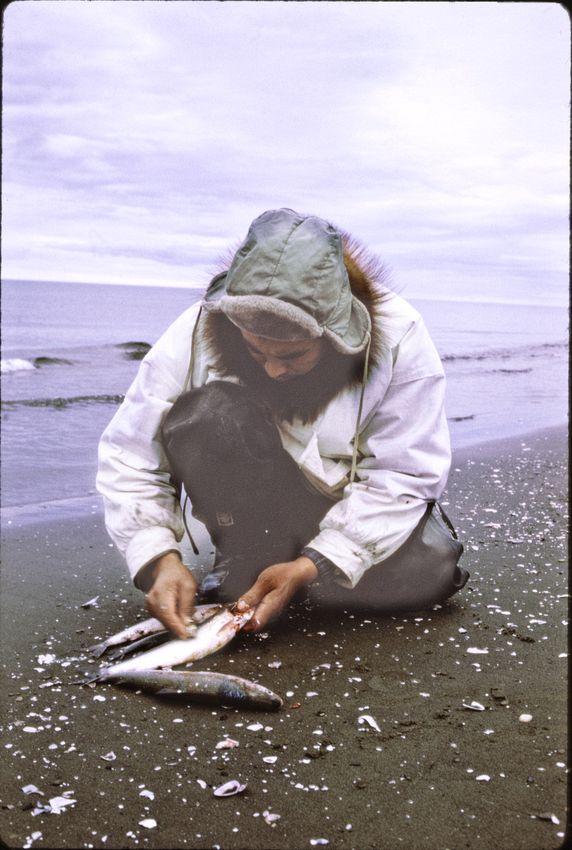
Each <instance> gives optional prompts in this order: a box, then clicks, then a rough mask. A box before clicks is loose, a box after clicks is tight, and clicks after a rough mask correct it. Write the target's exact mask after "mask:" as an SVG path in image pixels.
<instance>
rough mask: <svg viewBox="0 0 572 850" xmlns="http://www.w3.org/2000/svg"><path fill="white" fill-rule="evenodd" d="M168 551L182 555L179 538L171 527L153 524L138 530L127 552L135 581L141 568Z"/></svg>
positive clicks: (126, 558) (130, 571)
mask: <svg viewBox="0 0 572 850" xmlns="http://www.w3.org/2000/svg"><path fill="white" fill-rule="evenodd" d="M167 552H178V553H179V555H181V548H180V546H179V544H178V543H177V538H176V537H175V535H174V533H173V532H172V531H171V529H170V528H165V527H161V526H151V528H142V529H141V531H138V532H137V534H136V535H135V536H134V537H133V538H132V539H131V541H130V542H129V545H128V547H127V550H126V552H125V560H126V561H127V568H128V570H129V573H130V575H131V579H132V580H133V582H134V583H135V578H136V576H137V573H138V572H139V570H142V569H143V567H146V566H147V564H150V563H152V562H153V561H156V560H157V558H160V557H161V555H166V554H167ZM135 586H136V587H137V585H135Z"/></svg>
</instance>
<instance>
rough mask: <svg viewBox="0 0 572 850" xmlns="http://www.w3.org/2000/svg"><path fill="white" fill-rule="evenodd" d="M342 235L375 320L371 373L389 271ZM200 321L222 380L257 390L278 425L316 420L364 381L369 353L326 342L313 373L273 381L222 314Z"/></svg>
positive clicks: (359, 292) (352, 273)
mask: <svg viewBox="0 0 572 850" xmlns="http://www.w3.org/2000/svg"><path fill="white" fill-rule="evenodd" d="M340 233H341V237H342V244H343V257H344V265H345V266H346V269H347V272H348V277H349V281H350V286H351V290H352V293H353V294H354V295H355V297H356V298H358V299H359V300H360V301H361V302H362V303H363V304H364V305H365V306H366V308H367V310H368V312H369V314H370V317H371V324H372V337H371V349H370V368H371V367H373V366H374V365H375V364H376V362H377V361H378V359H379V357H380V354H381V351H382V349H383V339H382V338H381V334H380V330H379V322H378V321H377V320H376V317H377V315H379V311H380V309H381V307H382V304H383V301H384V300H385V298H387V297H388V296H390V295H391V290H390V289H389V288H388V286H387V272H386V269H385V267H384V266H383V265H382V263H381V262H380V261H379V260H378V259H377V258H376V257H374V256H373V255H371V254H370V253H369V252H368V251H367V250H366V249H365V248H364V247H363V246H362V245H361V244H360V243H359V242H358V241H357V240H356V239H355V238H354V237H352V236H350V235H349V234H348V233H345V232H344V231H340ZM233 254H234V252H229V255H228V256H225V257H224V259H222V260H221V263H220V267H219V268H218V271H217V273H218V274H220V273H221V272H223V271H225V270H226V269H227V268H228V266H229V265H230V261H231V260H232V256H233ZM201 321H202V322H204V325H203V327H204V333H205V338H206V341H207V344H208V346H209V349H210V350H211V352H212V354H213V356H214V360H215V365H216V368H217V371H218V372H219V373H220V374H221V375H222V376H224V377H233V378H238V379H239V380H240V381H241V382H242V383H244V384H245V385H246V386H248V387H250V388H251V389H253V390H254V391H255V392H256V393H257V396H258V398H259V399H260V401H262V402H263V403H265V404H266V405H268V407H269V409H270V410H271V411H272V415H273V417H274V419H275V420H276V421H277V422H279V421H284V420H285V421H289V422H292V420H293V419H295V418H296V417H299V418H300V419H301V420H302V421H303V422H309V421H312V420H313V419H315V418H316V417H317V416H318V415H319V413H321V411H322V410H323V409H324V408H325V407H326V406H327V405H328V404H329V402H330V401H331V400H332V399H333V398H334V397H335V396H336V395H338V393H340V392H341V391H342V390H343V389H344V388H345V387H347V386H351V385H353V384H356V383H359V382H360V381H361V380H362V377H363V367H364V359H365V353H364V352H361V353H360V354H355V355H348V354H341V353H339V352H338V351H335V350H334V348H333V347H332V346H331V345H330V343H329V342H327V340H324V343H325V346H326V348H325V351H324V354H323V356H322V358H321V360H320V361H319V362H318V364H317V365H316V366H315V367H314V368H313V369H312V371H311V372H308V373H307V374H306V375H300V376H298V377H295V378H292V379H291V380H289V381H285V382H278V381H273V380H272V379H271V378H269V377H268V376H267V375H266V373H265V372H264V369H263V368H262V367H261V366H260V365H259V364H258V363H256V361H255V360H254V359H253V358H252V357H251V355H250V354H249V353H248V350H247V348H246V346H245V344H244V341H243V339H242V335H241V333H240V330H239V329H238V328H237V327H236V326H235V325H233V324H232V322H230V321H229V319H227V317H226V316H225V315H224V314H222V313H210V314H207V315H206V316H204V317H203V318H202V319H201Z"/></svg>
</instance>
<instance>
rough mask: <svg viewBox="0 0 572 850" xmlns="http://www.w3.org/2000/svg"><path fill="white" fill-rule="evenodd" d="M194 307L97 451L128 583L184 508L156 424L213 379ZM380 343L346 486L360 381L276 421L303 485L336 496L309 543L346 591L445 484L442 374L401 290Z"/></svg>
mask: <svg viewBox="0 0 572 850" xmlns="http://www.w3.org/2000/svg"><path fill="white" fill-rule="evenodd" d="M200 306H201V305H200V304H196V305H194V306H193V307H191V308H190V309H188V310H187V311H186V312H185V313H183V314H182V315H181V316H180V317H179V318H178V319H177V320H176V321H175V322H174V323H173V324H172V325H171V327H170V328H168V330H167V331H166V332H165V333H164V334H163V336H162V337H161V338H160V339H159V341H158V342H157V344H156V345H155V346H154V347H153V348H152V349H151V350H150V351H149V353H148V354H147V356H146V357H145V358H144V360H143V361H142V363H141V366H140V369H139V372H138V375H137V377H136V379H135V380H134V382H133V384H132V385H131V387H130V388H129V390H128V392H127V395H126V397H125V400H124V402H123V403H122V405H121V406H120V408H119V409H118V411H117V413H116V414H115V416H114V417H113V419H112V421H111V422H110V424H109V426H108V427H107V428H106V430H105V432H104V434H103V436H102V439H101V442H100V447H99V471H98V476H97V487H98V490H99V491H100V492H101V494H102V495H103V497H104V504H105V519H106V525H107V529H108V531H109V534H110V536H111V538H112V539H113V541H114V542H115V544H116V545H117V547H118V548H119V550H120V551H121V552H122V554H123V555H124V556H125V558H126V561H127V565H128V568H129V571H130V573H131V575H132V577H133V578H134V577H135V575H136V574H137V573H138V571H139V570H140V569H141V568H142V567H144V566H145V565H147V564H149V563H151V562H152V561H154V560H156V559H157V558H158V557H159V556H160V555H162V554H165V553H166V552H168V551H172V550H176V551H180V548H179V542H180V541H181V539H182V537H183V534H184V525H183V522H182V512H181V507H180V504H179V501H178V498H177V495H176V492H175V490H174V488H173V486H172V484H171V480H170V473H169V468H168V464H167V461H166V458H165V455H164V452H163V450H162V447H161V444H160V440H159V429H160V425H161V423H162V421H163V418H164V417H165V415H166V413H167V412H168V410H169V409H170V407H171V405H172V404H173V403H174V401H175V400H176V399H177V397H178V396H179V395H180V394H181V393H182V392H183V391H184V390H187V389H191V388H193V387H199V386H202V385H204V384H205V383H207V382H209V381H212V380H221V379H223V376H222V375H220V374H217V372H216V369H215V366H214V362H215V359H214V356H213V354H212V352H210V351H209V347H208V344H207V342H206V338H205V335H204V333H203V327H202V321H201V320H200V319H199V321H197V319H198V317H199V310H200ZM375 321H376V322H377V323H378V327H379V334H380V339H381V340H382V350H381V353H380V354H379V356H378V357H377V358H376V362H375V363H374V364H373V366H372V368H371V370H370V373H369V376H368V379H367V382H366V385H365V388H364V392H363V408H362V413H361V416H360V418H359V426H358V431H359V441H358V448H359V454H358V464H357V476H356V480H355V481H354V483H351V484H350V483H349V477H350V476H349V473H350V467H351V459H352V441H353V438H354V434H355V431H356V424H357V419H358V407H359V400H360V393H361V389H362V388H361V387H360V386H359V385H353V386H349V387H346V388H345V389H343V390H342V391H341V392H340V393H339V394H338V395H337V396H335V397H334V398H333V399H332V400H331V401H330V403H329V404H328V405H327V406H326V408H325V409H324V410H323V411H322V412H321V413H320V414H319V415H318V417H317V418H316V419H315V420H313V421H311V422H309V423H307V424H303V423H302V422H301V420H299V419H295V420H294V421H293V422H292V423H287V422H286V423H282V424H281V425H280V426H279V430H280V434H281V438H282V443H283V446H284V448H285V449H286V451H287V452H288V453H289V454H290V455H291V456H292V457H293V458H294V460H295V461H296V462H297V463H298V465H299V467H300V469H301V470H302V472H303V473H304V474H305V475H306V476H307V478H308V479H309V481H311V483H312V484H313V485H314V486H316V487H317V488H318V489H320V490H321V491H322V492H324V493H326V494H328V495H329V496H331V498H332V508H331V509H330V510H329V511H328V512H327V513H326V515H325V516H324V518H323V520H322V522H321V524H320V530H319V533H318V534H317V536H316V537H315V538H314V539H313V540H308V541H307V544H306V545H308V546H311V547H312V548H313V549H315V550H317V551H318V552H321V553H322V554H323V555H325V556H326V557H327V558H329V559H330V561H332V562H333V563H334V564H335V565H336V566H337V567H338V569H339V570H340V573H339V579H338V580H339V581H340V583H342V584H344V585H345V586H348V587H354V586H355V585H356V584H357V582H358V581H359V579H360V578H361V576H362V575H363V573H364V572H365V570H367V569H369V568H370V567H371V566H372V565H373V564H376V563H378V562H381V561H383V560H384V559H385V558H387V557H388V556H389V555H391V554H392V553H393V552H394V551H395V550H396V549H397V548H398V547H399V546H400V545H401V544H402V543H403V542H404V541H405V540H406V538H407V537H408V536H409V534H410V533H411V531H412V530H413V528H414V527H415V525H416V524H417V522H418V521H419V520H420V518H421V516H422V515H423V512H424V510H425V508H426V503H427V502H428V501H430V500H433V499H438V498H439V497H440V496H441V494H442V492H443V489H444V487H445V484H446V480H447V475H448V472H449V467H450V461H451V451H450V441H449V432H448V427H447V422H446V418H445V413H444V394H445V377H444V373H443V368H442V365H441V361H440V359H439V356H438V354H437V351H436V349H435V347H434V345H433V343H432V341H431V339H430V337H429V334H428V332H427V330H426V327H425V325H424V322H423V320H422V318H421V316H420V315H419V313H418V312H417V311H416V310H414V309H413V308H412V307H411V306H410V305H409V304H408V303H407V302H406V301H404V300H403V299H402V298H401V297H399V296H398V295H391V296H390V297H389V298H386V299H385V300H384V302H383V310H382V311H381V312H380V315H379V316H377V317H376V318H375Z"/></svg>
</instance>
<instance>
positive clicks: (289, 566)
mask: <svg viewBox="0 0 572 850" xmlns="http://www.w3.org/2000/svg"><path fill="white" fill-rule="evenodd" d="M317 577H318V569H317V567H316V565H315V564H314V562H313V561H311V560H310V558H307V557H306V556H305V555H301V556H300V557H299V558H296V560H295V561H287V562H286V563H283V564H273V565H272V566H271V567H266V569H265V570H262V572H261V573H260V575H259V576H258V578H257V579H256V582H255V583H254V584H253V585H252V587H251V588H250V590H248V591H247V592H246V593H243V594H242V596H241V597H240V599H239V600H238V602H237V609H238V610H239V611H246V610H247V609H248V608H254V609H255V612H254V616H253V617H252V619H251V620H250V621H249V622H248V623H247V624H246V626H245V627H244V629H243V630H242V631H244V632H259V631H260V630H261V629H263V628H264V626H266V624H267V623H268V622H269V621H270V620H272V619H273V618H274V617H277V616H278V615H279V614H280V613H281V612H282V611H283V610H284V609H285V608H286V606H287V605H288V603H289V602H290V600H291V599H292V597H293V596H294V594H295V593H296V591H297V590H299V589H300V588H301V587H303V586H304V585H305V584H310V582H312V581H315V579H316V578H317Z"/></svg>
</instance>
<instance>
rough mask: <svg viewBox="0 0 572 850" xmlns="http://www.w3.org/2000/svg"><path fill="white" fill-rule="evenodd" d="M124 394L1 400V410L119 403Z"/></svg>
mask: <svg viewBox="0 0 572 850" xmlns="http://www.w3.org/2000/svg"><path fill="white" fill-rule="evenodd" d="M124 398H125V396H124V395H106V394H103V395H76V396H71V397H69V398H64V397H59V398H22V399H14V400H9V401H2V403H1V407H2V409H3V410H15V409H16V408H19V407H53V408H64V407H71V406H73V405H79V404H121V402H122V401H123V399H124Z"/></svg>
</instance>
